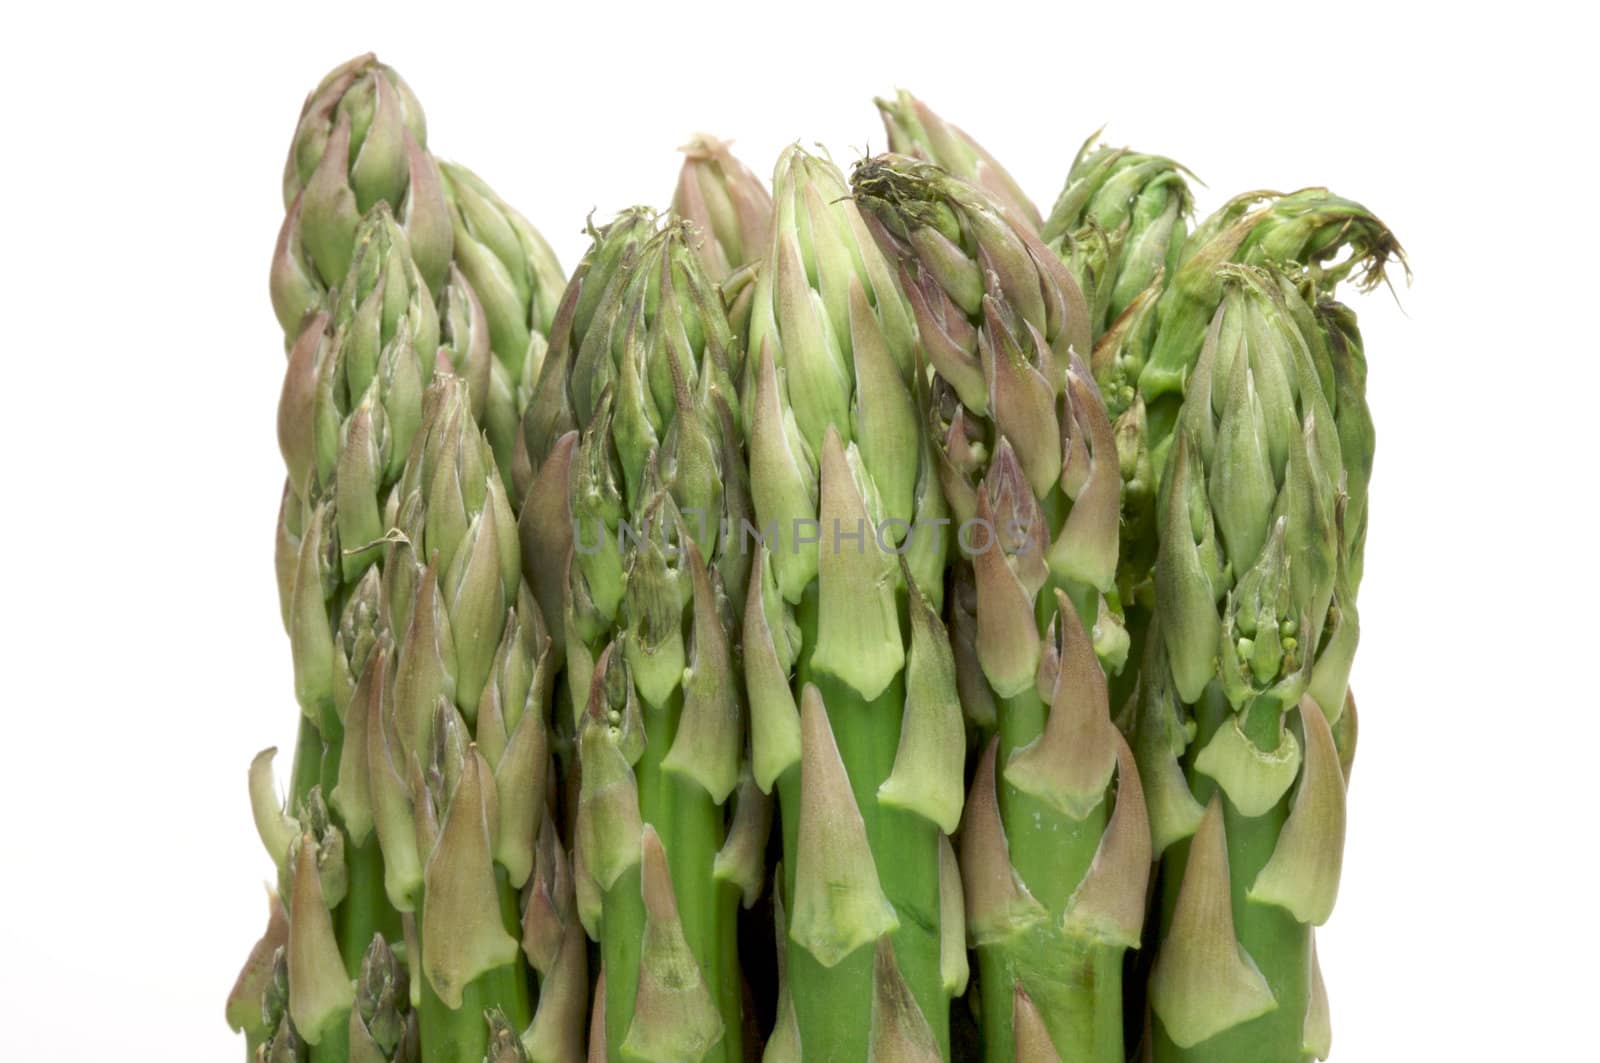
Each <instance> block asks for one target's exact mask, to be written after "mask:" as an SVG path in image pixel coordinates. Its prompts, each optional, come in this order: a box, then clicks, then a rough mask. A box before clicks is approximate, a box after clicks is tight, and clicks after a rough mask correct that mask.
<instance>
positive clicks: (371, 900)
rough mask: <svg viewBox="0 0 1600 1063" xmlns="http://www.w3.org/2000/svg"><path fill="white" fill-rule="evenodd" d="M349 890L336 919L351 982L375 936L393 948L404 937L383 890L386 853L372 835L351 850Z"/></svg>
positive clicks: (341, 950) (358, 971) (342, 952)
mask: <svg viewBox="0 0 1600 1063" xmlns="http://www.w3.org/2000/svg"><path fill="white" fill-rule="evenodd" d="M347 866H348V868H349V883H350V885H349V888H348V889H347V890H346V892H345V898H344V901H343V902H342V903H341V904H340V905H339V909H338V911H337V912H336V913H335V917H336V918H337V919H338V925H339V954H340V955H341V956H342V957H343V958H344V967H345V970H346V971H348V972H349V974H350V977H351V978H356V977H358V976H359V975H360V974H361V958H362V956H363V955H364V954H365V953H366V951H367V946H369V945H371V944H372V938H373V935H374V934H382V935H383V938H384V940H385V941H387V942H389V943H390V944H393V943H394V942H396V941H398V940H399V939H400V936H401V928H400V913H398V912H396V911H395V910H394V909H393V908H392V907H391V906H390V904H389V897H388V895H387V894H386V893H385V892H384V888H383V851H382V850H381V849H379V848H378V837H377V835H376V834H373V835H371V836H369V837H368V838H367V840H366V841H365V842H363V843H362V844H361V845H357V846H353V847H351V848H350V849H349V850H348V856H347Z"/></svg>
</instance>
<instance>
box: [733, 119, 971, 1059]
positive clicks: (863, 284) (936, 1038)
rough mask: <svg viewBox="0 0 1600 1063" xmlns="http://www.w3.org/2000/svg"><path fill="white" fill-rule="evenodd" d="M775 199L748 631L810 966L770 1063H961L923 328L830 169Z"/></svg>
mask: <svg viewBox="0 0 1600 1063" xmlns="http://www.w3.org/2000/svg"><path fill="white" fill-rule="evenodd" d="M773 188H774V193H775V203H776V215H775V219H774V225H773V237H772V244H771V250H770V252H769V254H768V256H767V258H766V260H765V263H764V264H763V266H762V269H761V273H760V276H759V278H758V280H757V285H756V292H755V296H754V305H753V307H752V311H751V324H750V349H751V351H752V358H751V361H750V363H749V369H748V374H747V378H746V383H745V387H744V394H743V396H742V398H743V402H744V411H745V418H746V423H747V424H748V425H749V434H750V468H751V486H752V492H753V497H754V502H755V511H756V517H757V520H758V524H759V529H760V535H761V537H762V543H761V546H760V548H759V550H758V551H757V561H756V571H755V572H754V573H753V574H752V576H751V580H750V598H749V604H748V605H747V606H746V608H745V616H744V652H745V681H746V684H747V687H748V690H749V694H750V700H751V713H752V735H751V739H752V760H753V769H754V775H755V779H756V782H757V783H758V785H759V786H760V787H761V788H762V789H764V790H770V789H772V788H773V787H774V786H775V787H776V788H777V790H778V792H779V795H780V802H779V803H780V808H781V810H782V820H783V840H784V846H783V848H784V854H785V858H784V864H783V867H784V875H783V882H782V894H783V895H782V898H781V899H782V902H783V904H784V906H785V909H786V911H787V914H788V937H789V943H790V946H791V947H789V948H787V949H786V950H785V961H784V962H785V967H786V970H785V972H784V984H785V987H786V994H787V997H786V999H787V1001H788V1005H789V1006H788V1009H787V1010H786V1012H785V1014H786V1016H789V1017H790V1018H792V1020H793V1026H792V1028H786V1030H785V1032H784V1036H783V1037H777V1038H774V1040H773V1041H772V1042H771V1043H770V1044H769V1047H768V1051H767V1058H768V1059H769V1060H777V1059H785V1058H798V1057H800V1056H803V1057H804V1058H807V1059H810V1058H817V1059H866V1058H872V1056H871V1053H872V1052H885V1053H887V1052H893V1051H901V1050H904V1048H905V1045H906V1044H912V1045H915V1046H918V1053H919V1054H921V1052H922V1050H923V1049H926V1048H927V1047H928V1046H933V1047H934V1049H935V1050H936V1052H937V1054H938V1056H939V1057H946V1058H947V1057H948V1052H949V1020H948V1012H949V1001H950V998H951V997H952V996H953V995H955V994H958V993H960V992H961V991H962V989H963V987H964V983H965V977H966V975H965V963H964V957H962V956H960V953H961V946H960V942H961V934H960V926H959V923H960V919H959V906H951V905H941V899H942V898H943V896H944V895H945V894H947V893H949V891H951V890H953V889H955V888H956V887H955V884H954V882H953V881H952V878H953V876H952V874H951V873H950V872H949V870H948V868H945V869H943V872H942V865H941V861H940V852H941V846H942V845H943V844H945V843H944V842H943V841H942V836H943V835H944V834H945V833H947V832H949V831H950V830H953V829H954V827H955V825H956V822H957V819H958V817H959V814H960V807H961V788H962V775H961V759H962V755H963V753H964V738H963V734H962V728H961V722H960V716H959V708H958V705H957V702H956V698H955V689H954V674H953V673H954V669H953V665H952V664H951V663H950V648H949V643H948V637H947V635H946V634H945V631H944V628H943V625H942V624H941V623H940V621H939V618H938V609H939V604H940V602H941V600H942V595H943V568H944V563H945V552H946V546H945V544H946V541H947V538H948V536H947V533H946V531H945V529H944V527H943V525H944V524H948V518H947V517H946V516H945V508H944V502H943V498H942V497H941V495H940V492H939V490H938V485H937V481H936V480H935V474H934V470H933V462H932V456H931V454H930V453H929V452H928V448H927V446H926V442H925V440H924V439H923V437H922V436H921V434H920V431H919V428H918V412H917V405H916V403H917V390H918V389H917V386H916V381H915V372H916V366H915V357H916V356H915V331H914V328H915V327H914V324H913V321H912V318H911V313H910V310H909V308H908V307H907V305H906V303H905V299H904V296H903V294H902V293H901V292H900V291H899V289H898V287H897V286H896V284H895V282H894V279H893V274H892V273H891V271H890V267H889V264H888V262H887V261H885V259H884V258H883V256H882V254H881V252H880V251H879V250H878V248H877V247H876V245H875V244H874V242H873V240H872V238H871V235H870V234H869V232H868V231H867V229H866V226H865V223H864V222H863V220H862V218H861V216H860V214H859V212H858V211H857V209H856V207H855V205H854V204H853V203H852V202H851V201H850V199H849V198H848V186H847V185H846V184H845V181H844V178H843V175H842V174H840V173H839V171H838V170H837V168H835V167H834V166H833V164H832V163H831V162H828V161H827V160H825V159H822V158H818V157H816V156H813V155H810V154H808V153H806V152H805V151H803V150H801V149H800V148H798V147H794V148H790V149H788V150H786V151H785V152H784V153H783V155H782V157H781V158H780V159H779V162H778V165H777V169H776V172H775V174H774V178H773ZM895 555H899V558H898V563H897V559H896V556H895ZM879 939H883V940H884V941H886V942H887V943H888V944H887V946H886V948H887V949H888V951H887V952H885V951H884V949H883V948H876V947H874V943H875V942H878V941H879ZM875 1001H877V1002H878V1003H877V1004H876V1005H875V1004H874V1002H875ZM890 1006H892V1007H893V1009H894V1012H893V1013H894V1021H893V1022H892V1023H889V1024H888V1025H885V1024H884V1023H883V1022H878V1023H877V1024H876V1025H875V1024H874V1022H873V1015H874V1014H875V1012H874V1010H873V1009H874V1007H877V1008H878V1009H879V1013H881V1012H882V1009H883V1008H885V1007H890ZM880 1017H881V1014H880ZM786 1021H787V1020H786ZM896 1045H899V1046H900V1047H899V1048H896V1047H895V1046H896ZM884 1058H890V1057H888V1056H885V1057H884Z"/></svg>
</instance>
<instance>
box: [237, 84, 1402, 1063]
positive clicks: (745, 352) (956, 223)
mask: <svg viewBox="0 0 1600 1063" xmlns="http://www.w3.org/2000/svg"><path fill="white" fill-rule="evenodd" d="M878 107H879V110H880V111H881V112H882V116H883V120H884V124H885V126H886V129H887V131H888V136H889V144H890V149H891V150H890V151H889V152H888V153H886V154H883V155H880V156H876V157H873V158H868V159H865V160H862V161H860V162H858V163H857V164H856V165H855V167H854V169H853V172H852V173H851V174H850V175H849V177H848V178H847V177H846V175H845V174H844V173H843V172H841V170H840V169H839V168H838V167H837V166H836V165H835V164H834V163H833V162H832V161H831V160H830V159H829V158H828V157H827V156H826V154H819V153H814V152H811V151H808V150H805V149H803V148H801V147H799V146H795V147H791V148H789V149H787V150H785V151H784V152H783V154H782V155H781V157H780V158H779V160H778V163H777V166H776V169H775V172H774V174H773V178H772V182H771V186H770V190H769V188H768V186H767V185H766V184H765V183H763V182H762V181H761V180H760V179H759V178H757V177H756V176H755V174H753V173H752V172H751V171H750V170H749V169H748V168H747V167H746V166H745V165H744V164H742V163H741V162H739V161H738V160H737V159H736V158H735V157H734V156H733V155H732V154H730V152H729V150H728V147H727V145H725V144H723V143H721V142H719V141H716V140H714V139H711V138H709V137H699V138H696V139H695V140H694V141H693V142H692V143H691V144H690V145H689V146H688V147H686V148H685V149H684V152H685V156H686V157H685V161H684V163H683V168H682V171H681V174H680V177H679V181H678V185H677V188H676V190H675V192H674V194H673V196H672V200H671V205H670V208H669V209H666V210H665V211H658V210H656V209H653V208H651V207H648V206H641V207H635V208H632V209H629V210H626V211H623V212H622V213H620V214H619V215H617V216H616V217H615V218H614V219H613V220H611V221H609V222H607V223H605V224H603V225H596V224H594V223H592V222H591V223H590V225H589V228H588V233H589V236H590V238H591V244H590V247H589V250H588V252H587V253H586V254H585V255H584V257H583V260H582V261H581V262H580V263H579V264H578V266H577V268H576V270H575V271H574V272H573V274H572V276H571V277H570V278H564V277H563V275H562V272H561V269H560V267H559V265H558V264H557V262H556V260H555V256H554V255H553V254H552V253H551V251H550V249H549V247H548V246H547V245H546V243H545V242H544V240H543V239H542V238H541V237H540V236H539V234H538V233H537V232H536V231H535V230H534V228H533V227H532V226H531V225H529V223H528V222H527V221H525V220H524V219H523V217H522V216H521V215H520V214H518V213H517V212H516V211H515V210H513V209H512V208H511V207H510V206H508V205H507V204H506V203H505V202H503V201H502V200H501V199H500V198H499V197H498V196H497V195H496V194H495V193H494V192H493V191H492V190H491V189H490V187H489V186H488V185H486V184H485V183H484V182H483V181H482V180H481V179H479V178H478V177H477V176H476V175H475V174H473V173H472V172H471V171H469V170H467V169H465V168H463V167H461V166H457V165H454V164H451V163H447V162H442V161H440V160H438V159H436V158H435V157H434V156H433V155H431V154H430V153H429V151H428V147H427V133H426V127H425V122H424V118H423V113H422V109H421V107H420V105H419V104H418V102H417V100H416V98H415V96H414V95H413V94H412V92H411V90H410V89H409V88H408V87H407V86H406V84H405V82H404V81H403V80H401V78H400V77H399V75H397V74H396V73H395V72H394V71H393V70H391V69H390V68H388V67H386V66H384V65H382V64H381V63H379V62H378V61H377V60H376V59H374V58H373V57H372V56H370V55H369V56H362V57H359V58H357V59H354V60H352V61H350V62H348V63H346V64H344V65H343V66H341V67H339V68H337V69H336V70H334V71H333V72H332V73H330V74H329V75H328V77H327V78H325V79H324V81H323V82H322V84H320V85H319V86H318V87H317V88H316V89H315V90H314V91H313V92H312V94H311V95H310V97H309V98H308V99H307V101H306V104H305V107H304V108H303V110H302V112H301V116H300V120H299V123H298V125H297V126H296V128H295V132H294V137H293V139H292V142H291V145H290V151H289V159H288V164H287V166H286V169H285V174H284V202H285V207H286V213H285V217H284V222H283V227H282V230H281V232H280V235H279V239H278V243H277V248H276V250H275V253H274V255H273V259H272V270H271V291H272V299H273V306H274V308H275V309H276V311H277V316H278V319H279V322H280V323H281V324H282V326H283V330H284V335H285V347H286V349H287V351H288V359H287V370H286V373H285V378H284V387H283V393H282V397H281V400H280V406H279V422H278V434H279V445H280V448H281V450H282V452H283V457H284V462H285V466H286V470H287V477H286V482H285V487H284V493H283V503H282V508H281V511H280V517H279V522H278V530H277V543H278V546H277V573H278V583H279V590H280V596H281V602H282V612H283V620H284V625H285V628H286V630H287V632H288V635H289V644H290V647H291V651H292V654H293V660H294V677H295V694H296V697H297V699H298V701H299V704H300V709H301V715H300V725H299V735H298V738H297V741H296V747H295V750H294V756H293V763H292V767H291V768H290V771H289V774H288V786H287V793H286V794H280V792H279V790H278V788H277V781H276V779H275V776H274V761H273V755H274V751H273V750H267V751H265V752H263V753H262V754H261V755H259V756H258V757H257V758H256V760H255V761H254V762H253V763H252V765H251V767H250V773H249V783H250V785H249V792H250V798H251V804H252V808H253V811H254V816H255V821H256V826H257V828H258V831H259V833H260V835H261V839H262V842H263V843H264V845H265V847H266V849H267V852H268V854H269V855H270V857H271V859H272V861H273V864H274V868H275V883H274V886H273V888H272V889H271V890H270V899H269V907H270V912H269V921H268V926H267V929H266V932H265V933H264V935H263V936H262V938H261V940H260V941H259V942H258V943H257V944H256V945H255V947H254V948H253V949H252V950H251V951H250V955H249V958H248V959H247V961H246V963H245V966H244V969H243V971H242V972H241V973H240V975H239V977H238V980H237V982H236V984H235V986H234V988H233V992H232V994H231V995H230V996H229V998H228V1007H227V1017H228V1021H229V1023H230V1024H231V1025H232V1026H233V1027H234V1028H235V1029H236V1030H238V1031H241V1032H243V1033H244V1034H245V1037H246V1044H247V1058H250V1059H254V1060H259V1061H263V1063H267V1061H270V1063H282V1061H296V1060H314V1061H318V1063H321V1061H343V1060H352V1061H363V1063H365V1061H418V1060H421V1061H427V1063H436V1061H437V1063H444V1061H467V1063H478V1061H480V1060H482V1061H486V1063H511V1061H570V1063H577V1061H582V1060H608V1061H619V1060H626V1061H660V1063H691V1061H699V1060H725V1061H733V1060H746V1059H757V1058H760V1059H763V1060H767V1061H769V1063H786V1061H799V1060H805V1061H812V1060H817V1061H857V1060H859V1061H869V1060H870V1061H889V1060H914V1061H938V1060H969V1059H970V1060H976V1059H980V1058H981V1059H984V1060H987V1061H989V1063H1001V1061H1018V1063H1022V1061H1026V1063H1034V1061H1040V1063H1048V1061H1061V1063H1066V1061H1074V1063H1077V1061H1094V1063H1113V1061H1122V1060H1126V1059H1148V1060H1153V1061H1156V1063H1176V1061H1216V1063H1291V1061H1300V1060H1304V1059H1308V1058H1313V1057H1314V1058H1317V1059H1322V1058H1325V1057H1326V1056H1327V1054H1328V1051H1329V1045H1330V1036H1331V1035H1330V1026H1329V1018H1328V1014H1329V1013H1328V1002H1327V997H1326V994H1325V991H1324V988H1323V983H1322V978H1321V975H1320V973H1319V972H1318V969H1317V963H1316V951H1315V946H1314V944H1313V938H1312V931H1313V928H1314V927H1316V926H1318V925H1320V924H1322V923H1323V922H1324V921H1326V920H1327V918H1328V917H1329V915H1330V913H1331V911H1332V908H1333V904H1334V898H1335V895H1336V893H1337V889H1338V882H1339V870H1340V862H1341V855H1342V850H1343V841H1344V828H1345V813H1344V808H1345V787H1346V785H1347V783H1348V779H1349V773H1350V764H1351V759H1352V756H1353V754H1354V750H1355V741H1356V711H1355V702H1354V699H1353V697H1352V696H1351V694H1350V692H1349V689H1348V678H1349V673H1350V666H1351V661H1352V657H1353V654H1354V651H1355V647H1356V643H1357V639H1358V618H1357V611H1356V592H1357V588H1358V586H1359V583H1360V578H1361V568H1362V564H1361V562H1362V551H1363V545H1364V543H1365V539H1366V527H1367V508H1366V496H1367V484H1368V480H1369V477H1370V473H1371V466H1372V454H1373V428H1372V422H1371V418H1370V417H1369V415H1368V412H1367V407H1366V403H1365V399H1364V393H1365V383H1366V360H1365V356H1364V351H1363V347H1362V342H1361V336H1360V333H1359V331H1358V329H1357V326H1356V318H1355V315H1354V313H1353V312H1352V311H1351V310H1350V309H1349V308H1348V307H1346V306H1344V305H1343V304H1341V303H1340V302H1338V301H1336V294H1337V289H1338V288H1339V286H1340V285H1341V283H1342V282H1344V281H1346V280H1352V279H1353V281H1354V282H1355V286H1356V287H1358V288H1361V289H1368V288H1371V287H1373V286H1374V285H1376V284H1378V283H1379V282H1381V281H1382V280H1383V279H1384V270H1385V267H1386V266H1388V265H1390V264H1391V263H1400V264H1402V265H1403V263H1404V258H1403V254H1402V252H1401V249H1400V246H1399V244H1398V242H1397V241H1396V240H1395V239H1394V237H1393V235H1392V234H1391V233H1390V232H1389V230H1388V229H1387V228H1386V227H1385V226H1384V225H1383V224H1382V222H1380V221H1379V220H1378V219H1377V218H1376V217H1375V216H1373V215H1372V214H1371V213H1370V212H1369V211H1367V210H1366V209H1365V208H1364V207H1362V206H1360V205H1359V204H1357V203H1354V202H1351V201H1349V200H1345V199H1341V198H1339V197H1336V196H1334V195H1332V194H1331V193H1329V192H1327V191H1325V190H1323V189H1306V190H1302V191H1299V192H1295V193H1291V194H1279V193H1271V192H1257V193H1250V194H1247V195H1245V196H1241V197H1238V198H1235V199H1233V200H1231V201H1229V202H1228V203H1226V204H1225V205H1224V206H1223V207H1222V208H1221V209H1220V210H1218V211H1217V212H1216V213H1215V214H1213V215H1212V216H1210V217H1209V218H1207V219H1205V220H1204V221H1201V222H1200V223H1199V224H1198V225H1195V226H1194V227H1193V228H1192V229H1191V228H1190V223H1191V216H1192V211H1193V198H1192V194H1191V190H1190V187H1189V175H1188V171H1186V170H1185V169H1184V168H1183V167H1182V166H1180V165H1178V164H1177V163H1175V162H1173V161H1172V160H1170V159H1167V158H1165V157H1162V156H1157V155H1147V154H1143V153H1139V152H1135V151H1131V150H1127V149H1122V148H1110V147H1105V146H1100V145H1098V144H1097V143H1096V142H1095V141H1094V140H1093V139H1091V141H1090V142H1089V143H1087V144H1086V145H1085V146H1084V148H1083V150H1082V151H1081V152H1080V153H1079V155H1078V157H1077V158H1076V159H1075V160H1074V162H1073V164H1072V166H1071V169H1070V171H1069V173H1068V176H1067V180H1066V184H1065V187H1064V188H1063V190H1062V192H1061V194H1060V196H1059V197H1058V198H1057V200H1056V202H1055V204H1054V206H1053V208H1052V209H1051V210H1050V211H1049V212H1048V214H1045V213H1043V212H1041V211H1040V210H1038V209H1037V208H1036V207H1035V206H1034V205H1033V204H1032V203H1031V202H1030V201H1029V199H1028V197H1027V195H1026V194H1025V193H1024V191H1023V190H1022V189H1021V187H1020V186H1019V184H1018V183H1017V182H1016V181H1015V180H1014V179H1013V178H1012V177H1011V176H1010V175H1009V174H1007V172H1006V171H1005V169H1004V168H1003V167H1002V166H1001V165H1000V164H999V163H998V162H997V161H996V160H995V159H994V158H993V157H992V156H991V155H989V154H988V153H987V152H986V151H984V150H983V149H982V148H981V147H980V146H978V144H977V143H976V142H975V141H973V140H972V139H971V138H970V137H968V136H967V135H966V134H965V133H963V132H962V131H961V130H959V129H957V128H955V127H954V126H952V125H950V124H948V123H946V122H945V121H943V120H942V119H941V118H939V116H938V115H936V114H935V113H934V112H932V111H931V110H929V109H928V108H927V107H926V106H925V105H924V104H923V103H921V102H920V101H918V100H917V99H915V98H914V97H912V96H910V95H909V94H907V93H901V94H899V95H898V96H897V97H896V98H895V99H892V100H880V101H878ZM775 826H776V828H777V829H776V830H774V827H775Z"/></svg>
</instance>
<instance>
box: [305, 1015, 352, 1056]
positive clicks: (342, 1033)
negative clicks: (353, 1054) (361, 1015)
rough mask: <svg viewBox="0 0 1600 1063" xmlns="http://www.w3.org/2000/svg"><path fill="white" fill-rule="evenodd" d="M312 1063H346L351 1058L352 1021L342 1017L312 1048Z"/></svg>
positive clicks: (324, 1032)
mask: <svg viewBox="0 0 1600 1063" xmlns="http://www.w3.org/2000/svg"><path fill="white" fill-rule="evenodd" d="M310 1054H311V1063H346V1061H347V1060H348V1059H349V1058H350V1020H349V1018H348V1017H347V1016H346V1017H341V1018H340V1019H339V1020H337V1021H336V1022H334V1023H333V1024H332V1025H331V1026H329V1027H328V1029H326V1030H325V1031H323V1034H322V1040H321V1041H319V1042H318V1043H317V1044H315V1045H312V1046H311V1053H310Z"/></svg>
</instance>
